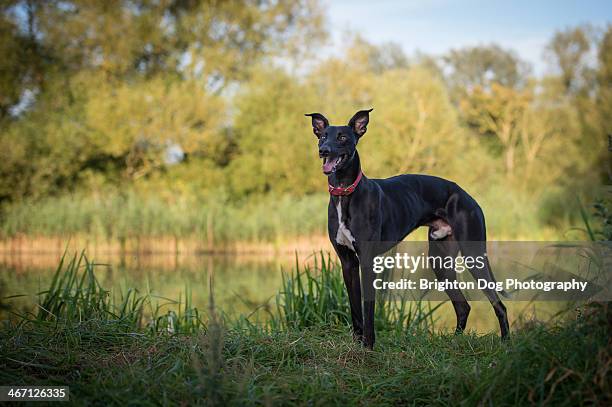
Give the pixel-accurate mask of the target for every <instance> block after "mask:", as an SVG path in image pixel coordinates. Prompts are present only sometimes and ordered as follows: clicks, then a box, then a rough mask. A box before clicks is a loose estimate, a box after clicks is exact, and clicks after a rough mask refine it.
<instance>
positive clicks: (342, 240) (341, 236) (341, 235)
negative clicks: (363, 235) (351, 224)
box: [336, 198, 355, 251]
mask: <svg viewBox="0 0 612 407" xmlns="http://www.w3.org/2000/svg"><path fill="white" fill-rule="evenodd" d="M341 202H342V198H339V199H338V205H336V211H338V232H337V233H336V243H338V244H341V245H342V246H346V247H348V248H349V249H351V250H352V251H355V248H354V247H353V242H355V238H354V237H353V235H352V233H351V231H350V230H349V229H348V227H346V225H345V224H344V222H342V203H341Z"/></svg>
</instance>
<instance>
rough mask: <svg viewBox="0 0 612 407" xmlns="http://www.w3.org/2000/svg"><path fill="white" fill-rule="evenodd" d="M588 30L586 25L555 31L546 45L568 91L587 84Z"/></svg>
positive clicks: (589, 44)
mask: <svg viewBox="0 0 612 407" xmlns="http://www.w3.org/2000/svg"><path fill="white" fill-rule="evenodd" d="M590 31H591V29H590V27H588V26H582V27H575V28H568V29H566V30H564V31H557V32H556V33H555V35H554V36H553V38H552V40H551V41H550V43H549V44H548V46H547V51H548V53H549V54H550V55H551V57H552V59H553V61H554V63H555V65H556V66H557V67H558V68H559V70H560V72H561V77H562V80H563V85H564V87H565V91H566V92H568V93H569V92H573V91H577V90H578V89H579V88H580V87H583V86H586V85H587V83H586V82H587V79H588V78H587V77H588V76H589V72H588V70H589V67H588V63H587V59H588V53H589V50H590V49H591V40H590V38H589V33H590Z"/></svg>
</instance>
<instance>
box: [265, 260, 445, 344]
mask: <svg viewBox="0 0 612 407" xmlns="http://www.w3.org/2000/svg"><path fill="white" fill-rule="evenodd" d="M441 305H442V303H439V304H437V305H431V304H430V303H429V302H426V301H406V300H402V299H396V298H391V297H390V295H389V294H384V293H379V295H378V296H377V306H376V315H375V321H376V328H377V329H378V330H387V331H395V332H396V333H408V332H415V331H426V332H431V331H433V327H434V323H435V320H436V318H435V311H436V310H437V309H438V308H439V307H440V306H441ZM276 310H277V312H276V314H275V315H273V316H272V318H271V325H272V326H273V327H274V328H277V329H279V328H280V329H294V328H297V329H302V328H306V327H312V326H315V325H322V324H323V325H348V324H350V321H351V311H350V305H349V300H348V294H347V291H346V288H345V285H344V281H343V278H342V267H341V265H340V264H339V263H338V261H336V260H332V258H331V256H330V255H329V254H325V253H324V252H320V253H319V254H318V255H314V258H313V262H312V265H308V264H306V265H303V266H300V263H299V261H298V260H297V257H296V262H295V268H294V269H293V270H292V271H290V272H289V273H285V272H283V282H282V287H281V290H280V292H279V293H278V295H277V296H276Z"/></svg>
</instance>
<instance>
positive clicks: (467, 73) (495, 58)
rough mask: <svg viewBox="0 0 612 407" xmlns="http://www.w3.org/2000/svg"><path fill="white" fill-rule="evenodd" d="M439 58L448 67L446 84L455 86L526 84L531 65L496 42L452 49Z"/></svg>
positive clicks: (458, 87)
mask: <svg viewBox="0 0 612 407" xmlns="http://www.w3.org/2000/svg"><path fill="white" fill-rule="evenodd" d="M443 59H444V62H445V63H446V64H447V66H448V68H449V69H450V73H449V82H450V86H451V88H453V89H455V90H457V89H463V90H467V91H469V90H470V89H473V88H475V87H481V88H484V89H486V88H489V87H490V86H491V85H492V84H493V83H497V84H499V85H502V86H504V87H506V88H517V87H520V86H523V85H525V84H526V79H527V77H528V75H529V72H530V69H531V68H530V66H529V65H528V64H527V63H526V62H524V61H522V60H521V59H520V58H519V57H518V56H517V55H516V54H515V53H514V52H512V51H509V50H505V49H503V48H501V47H499V46H498V45H489V46H478V47H467V48H462V49H458V50H452V51H450V52H449V53H448V54H447V55H446V56H445V57H444V58H443Z"/></svg>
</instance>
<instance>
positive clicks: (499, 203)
mask: <svg viewBox="0 0 612 407" xmlns="http://www.w3.org/2000/svg"><path fill="white" fill-rule="evenodd" d="M321 182H322V184H321V185H322V187H324V186H325V180H323V179H322V180H321ZM162 191H164V192H161V193H158V191H157V190H155V189H153V188H152V190H144V191H138V190H136V189H127V190H124V191H116V190H113V189H110V190H108V191H106V192H96V193H93V192H91V193H76V194H73V195H68V194H66V195H61V196H52V197H46V198H42V199H39V200H24V201H20V202H15V203H12V204H7V205H4V206H2V207H0V251H5V252H49V251H53V252H58V251H59V252H60V253H61V252H62V251H63V250H64V249H65V248H66V241H68V240H70V241H71V242H72V243H73V245H72V246H71V247H72V248H74V249H75V250H76V249H77V248H78V249H79V250H80V249H83V248H87V250H88V252H89V253H96V254H98V253H148V252H171V253H202V252H279V251H289V252H293V251H294V249H296V248H304V250H303V251H304V252H312V251H313V250H318V249H320V248H321V247H327V245H328V243H327V204H328V195H327V194H326V193H324V192H323V193H318V194H311V195H305V196H293V195H290V194H287V193H281V194H267V195H261V196H258V197H251V198H249V199H245V200H244V201H239V200H236V199H230V198H229V197H228V196H227V195H226V194H224V193H222V192H218V193H210V194H208V195H198V194H196V193H192V192H189V193H187V192H185V193H180V192H176V193H174V192H168V191H165V190H164V189H162ZM473 193H474V196H476V197H477V198H478V201H479V202H480V204H481V205H482V207H483V209H484V211H485V214H486V215H487V226H488V235H489V239H490V240H521V239H522V240H559V239H561V240H564V239H567V238H572V236H568V234H567V233H566V232H567V230H568V229H569V226H568V225H570V224H571V222H570V219H571V216H570V215H569V214H573V215H574V217H575V216H577V214H578V210H577V209H576V208H573V207H572V206H571V202H570V203H568V204H567V205H566V206H567V207H566V208H565V209H564V212H563V213H564V214H563V215H561V214H556V215H555V216H554V217H553V218H554V219H555V223H554V224H553V223H550V222H549V221H548V220H547V219H548V218H547V217H546V216H544V217H543V218H542V216H541V215H542V213H540V212H541V211H540V209H541V208H540V209H537V210H534V209H533V208H537V207H539V206H540V204H541V202H539V201H538V200H537V199H539V198H538V197H527V196H523V195H521V194H518V193H517V194H514V195H508V194H507V191H505V190H503V189H500V188H498V187H491V188H488V189H484V190H482V191H479V190H478V188H476V190H475V191H474V192H473ZM536 198H537V199H536ZM525 208H530V209H529V210H526V209H525ZM425 233H426V232H425V231H417V232H415V233H413V234H412V235H411V238H414V239H426V234H425ZM575 235H576V234H575ZM573 237H574V238H576V237H578V238H579V239H582V238H584V235H582V234H577V235H576V236H573Z"/></svg>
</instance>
